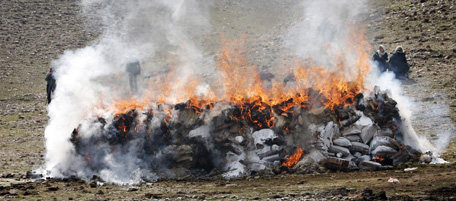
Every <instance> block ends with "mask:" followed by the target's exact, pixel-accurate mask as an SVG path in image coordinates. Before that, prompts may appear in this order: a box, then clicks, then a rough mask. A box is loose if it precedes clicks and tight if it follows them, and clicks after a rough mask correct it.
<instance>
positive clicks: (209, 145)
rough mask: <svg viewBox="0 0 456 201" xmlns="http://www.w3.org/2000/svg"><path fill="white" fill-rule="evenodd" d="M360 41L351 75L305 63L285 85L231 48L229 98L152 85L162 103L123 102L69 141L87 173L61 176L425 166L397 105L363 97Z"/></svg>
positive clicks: (225, 64)
mask: <svg viewBox="0 0 456 201" xmlns="http://www.w3.org/2000/svg"><path fill="white" fill-rule="evenodd" d="M353 41H357V42H358V43H360V44H355V45H353V46H350V48H354V49H355V50H356V51H357V52H358V54H357V56H358V59H357V60H356V65H355V66H354V67H351V68H350V67H348V66H346V64H345V63H344V62H340V63H338V64H337V66H338V68H335V69H331V68H328V67H321V66H317V67H315V66H311V65H304V64H298V67H296V68H295V70H294V72H292V73H291V74H289V76H287V78H289V79H286V80H287V82H285V83H280V82H279V83H278V82H273V81H271V80H268V79H266V80H265V79H262V76H260V73H258V72H256V69H257V68H256V67H255V66H248V65H247V64H246V61H245V58H246V56H245V55H243V54H244V51H243V50H242V47H241V46H239V45H237V44H240V42H235V43H234V44H230V43H228V42H226V44H225V46H224V47H223V48H222V51H221V52H220V54H219V55H218V58H217V69H218V73H219V74H218V75H219V80H221V81H222V82H221V83H219V85H220V84H221V85H222V86H218V87H214V89H223V91H221V90H219V91H217V90H214V91H208V92H206V93H204V94H203V95H199V96H196V95H195V94H198V93H196V91H197V89H198V83H193V82H191V83H187V84H186V86H185V87H182V86H180V87H179V86H177V87H174V86H173V85H172V84H171V83H170V82H169V81H168V82H166V81H165V82H164V81H162V80H159V81H158V82H155V83H153V84H151V85H150V88H149V91H154V92H157V94H161V95H159V96H157V95H156V96H152V98H150V97H148V95H150V94H145V95H143V97H145V98H144V100H143V101H139V100H137V99H132V100H128V101H118V102H116V103H115V104H112V105H114V107H113V108H114V109H112V108H111V109H108V110H106V109H105V110H103V111H108V112H104V113H102V114H100V115H98V117H96V118H92V119H89V120H85V121H84V122H83V123H81V124H80V125H79V126H78V128H76V129H74V131H73V133H72V135H71V142H72V144H73V145H74V147H75V149H74V153H75V156H76V157H77V158H78V160H79V161H83V163H84V165H82V166H83V168H84V170H83V171H82V172H83V173H81V170H80V169H78V168H66V167H64V168H61V169H62V172H63V174H64V175H82V176H83V177H87V175H101V177H102V178H109V177H112V176H113V175H115V177H118V175H119V172H125V174H127V175H128V174H136V175H139V177H141V178H142V179H144V177H146V179H148V178H149V179H157V178H182V177H186V176H189V175H196V176H201V177H203V176H209V177H211V178H212V177H213V176H217V175H222V176H224V177H227V178H230V177H237V176H242V175H251V174H256V173H261V174H268V173H269V174H273V173H279V172H282V171H288V172H297V173H310V172H313V171H322V170H323V169H324V168H327V169H333V170H343V171H346V170H356V169H366V170H376V169H382V168H384V167H385V166H387V165H393V164H397V163H401V162H407V161H415V160H418V158H419V156H420V154H421V153H420V152H419V151H416V150H414V149H413V148H412V147H410V146H407V145H403V139H402V137H403V133H402V132H401V129H400V127H401V117H400V115H399V110H398V108H397V107H396V102H395V101H394V100H393V99H391V98H390V95H388V93H387V92H385V91H381V90H380V89H379V88H378V87H375V88H374V89H373V90H372V91H371V92H368V93H369V94H367V96H365V95H364V94H363V93H361V91H362V90H363V83H364V77H365V75H366V73H367V72H368V71H369V66H368V64H367V61H368V57H367V55H366V54H365V51H364V47H365V45H363V42H362V41H364V40H362V38H361V39H359V40H356V37H355V38H354V39H353ZM355 50H354V51H355ZM353 72H356V73H353ZM174 75H175V72H173V70H172V69H171V71H170V72H169V73H168V75H167V76H166V79H167V80H176V79H173V76H174ZM347 75H350V76H347ZM264 77H266V78H267V77H268V76H263V78H264ZM192 80H199V79H198V78H194V79H192ZM214 85H215V86H217V83H212V84H211V86H214ZM179 89H184V90H183V91H179ZM176 90H177V91H176ZM173 92H178V93H177V94H181V96H173V100H174V102H175V103H170V101H169V100H168V99H167V97H166V94H169V93H173ZM130 172H131V173H130ZM151 173H152V174H151ZM145 175H148V176H145ZM150 175H153V176H152V177H151V176H150ZM126 177H127V178H128V176H126ZM118 180H122V178H120V179H118Z"/></svg>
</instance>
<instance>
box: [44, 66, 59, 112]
mask: <svg viewBox="0 0 456 201" xmlns="http://www.w3.org/2000/svg"><path fill="white" fill-rule="evenodd" d="M45 80H46V82H47V85H46V93H47V103H48V104H49V103H51V99H52V97H51V96H52V94H53V93H54V90H55V87H56V86H57V85H56V83H55V75H54V68H50V69H49V72H48V73H47V74H46V78H45Z"/></svg>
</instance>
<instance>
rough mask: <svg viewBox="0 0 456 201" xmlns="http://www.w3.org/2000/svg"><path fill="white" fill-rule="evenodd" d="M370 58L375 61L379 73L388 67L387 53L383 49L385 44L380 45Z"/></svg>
mask: <svg viewBox="0 0 456 201" xmlns="http://www.w3.org/2000/svg"><path fill="white" fill-rule="evenodd" d="M372 60H373V61H374V62H376V63H377V65H378V68H379V70H380V72H381V73H383V72H385V71H386V69H388V53H386V51H385V46H383V45H380V46H379V47H378V50H377V51H376V52H375V54H374V55H373V56H372Z"/></svg>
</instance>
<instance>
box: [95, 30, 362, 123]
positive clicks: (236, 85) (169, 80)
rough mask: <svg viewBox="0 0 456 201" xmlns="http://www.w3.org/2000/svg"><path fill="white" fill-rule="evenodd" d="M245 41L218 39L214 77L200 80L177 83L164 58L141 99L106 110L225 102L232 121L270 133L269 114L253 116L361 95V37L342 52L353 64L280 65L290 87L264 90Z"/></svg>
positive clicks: (278, 84)
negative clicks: (235, 111) (236, 112)
mask: <svg viewBox="0 0 456 201" xmlns="http://www.w3.org/2000/svg"><path fill="white" fill-rule="evenodd" d="M245 38H246V36H245V35H244V36H242V37H241V38H239V39H237V40H233V41H229V40H225V39H223V38H222V39H221V41H222V43H221V47H220V50H219V52H218V54H217V59H216V61H217V64H216V69H217V73H215V77H211V78H204V79H203V78H202V77H201V76H199V75H196V73H193V72H190V73H188V75H186V77H185V78H182V76H178V73H177V72H179V71H181V70H182V69H179V68H183V67H180V63H182V62H180V61H179V59H178V58H174V57H171V56H170V57H169V59H170V62H169V63H170V65H169V67H170V70H169V72H167V74H166V75H164V76H156V77H154V78H152V79H150V80H149V83H148V86H149V88H148V90H146V91H145V93H144V94H143V96H142V97H141V98H133V97H131V98H129V99H123V100H115V101H114V102H113V103H112V104H111V106H110V107H111V108H113V111H114V112H115V113H116V114H120V113H125V112H127V111H130V110H131V109H138V110H143V109H145V108H147V107H149V106H150V105H151V103H154V104H157V105H159V104H177V103H183V102H187V101H188V102H189V104H188V105H187V107H194V108H200V109H201V108H208V107H209V108H212V107H213V104H212V103H215V102H225V103H231V104H233V105H235V106H236V107H238V108H241V115H240V116H235V117H234V118H236V119H249V120H251V122H253V123H254V124H256V126H257V127H259V128H265V127H269V128H271V127H273V126H274V114H272V113H271V115H269V116H266V117H264V119H265V122H260V121H257V119H255V118H254V115H253V113H254V112H261V111H263V110H269V111H272V110H273V108H272V106H274V105H278V104H281V106H280V110H281V111H280V112H279V113H277V115H287V114H291V113H293V108H294V106H301V107H307V106H308V105H312V104H314V103H315V104H322V105H323V106H325V107H328V108H330V109H333V107H334V106H335V105H341V104H344V102H345V101H346V100H347V99H348V98H351V97H354V96H355V95H356V94H357V93H359V92H360V91H361V90H363V88H364V85H363V84H364V78H365V75H366V74H367V73H368V72H369V71H370V68H369V65H368V61H369V56H368V55H367V53H366V52H367V51H366V50H368V48H369V46H368V45H367V42H366V40H365V39H364V37H363V33H362V32H360V31H356V32H352V37H351V38H350V40H349V41H348V42H347V44H348V45H347V51H349V52H356V54H355V56H356V60H355V61H356V62H354V64H353V63H351V64H348V63H347V62H345V61H344V59H343V54H339V55H338V56H336V58H333V59H334V60H335V61H337V62H336V64H335V66H319V65H315V64H314V62H312V61H311V60H310V59H307V60H300V59H296V60H295V61H291V62H288V63H287V62H282V64H281V67H286V68H288V70H285V71H284V73H286V72H287V71H288V73H289V74H290V75H293V77H294V78H293V80H294V82H295V85H293V86H291V87H290V86H284V83H283V81H281V80H280V79H273V80H271V82H272V85H271V86H264V85H263V82H262V80H261V76H260V73H259V72H258V70H257V66H254V65H251V64H248V62H247V59H246V58H247V51H246V50H245V48H244V46H243V44H244V42H245ZM282 71H283V69H282ZM280 76H282V77H285V76H286V75H283V73H282V75H281V74H280V73H277V77H278V78H281V77H280ZM279 80H280V81H279ZM202 83H204V84H205V86H209V87H206V88H205V90H203V91H204V93H202V92H201V84H202ZM102 102H103V103H106V101H102ZM107 104H109V103H107ZM244 104H249V107H244ZM245 108H247V109H245ZM244 109H245V110H244ZM199 112H200V110H197V113H199ZM274 112H275V111H274ZM167 120H169V119H167Z"/></svg>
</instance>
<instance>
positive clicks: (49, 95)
mask: <svg viewBox="0 0 456 201" xmlns="http://www.w3.org/2000/svg"><path fill="white" fill-rule="evenodd" d="M51 94H52V91H51V90H47V103H48V104H49V103H51Z"/></svg>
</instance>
